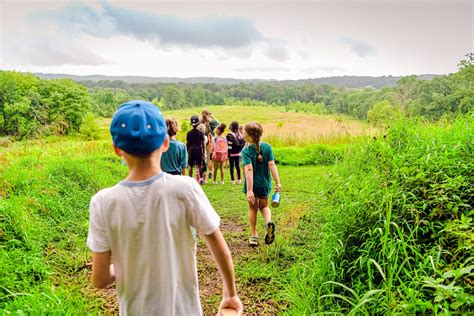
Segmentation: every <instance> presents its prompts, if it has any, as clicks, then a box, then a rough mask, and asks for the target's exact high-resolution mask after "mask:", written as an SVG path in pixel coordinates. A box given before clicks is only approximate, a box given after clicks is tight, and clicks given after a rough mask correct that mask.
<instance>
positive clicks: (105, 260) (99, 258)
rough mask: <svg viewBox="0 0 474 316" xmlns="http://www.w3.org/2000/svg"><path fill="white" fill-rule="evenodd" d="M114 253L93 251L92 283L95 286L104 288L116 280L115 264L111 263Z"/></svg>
mask: <svg viewBox="0 0 474 316" xmlns="http://www.w3.org/2000/svg"><path fill="white" fill-rule="evenodd" d="M111 257H112V253H111V252H110V251H107V252H93V253H92V283H93V284H94V286H95V287H98V288H100V289H103V288H105V287H107V286H108V285H109V284H112V283H113V282H114V281H115V271H114V265H113V264H110V259H111Z"/></svg>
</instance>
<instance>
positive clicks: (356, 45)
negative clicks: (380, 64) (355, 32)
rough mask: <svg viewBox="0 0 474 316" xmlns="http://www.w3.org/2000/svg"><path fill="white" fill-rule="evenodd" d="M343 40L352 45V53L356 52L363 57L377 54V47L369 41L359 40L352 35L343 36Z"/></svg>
mask: <svg viewBox="0 0 474 316" xmlns="http://www.w3.org/2000/svg"><path fill="white" fill-rule="evenodd" d="M341 42H342V43H344V44H348V45H350V47H351V53H354V54H355V55H357V56H359V57H361V58H365V57H368V56H372V55H375V52H376V50H375V47H373V46H372V45H370V44H369V43H367V42H364V41H361V40H357V39H354V38H351V37H343V38H341Z"/></svg>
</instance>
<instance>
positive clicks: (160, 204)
mask: <svg viewBox="0 0 474 316" xmlns="http://www.w3.org/2000/svg"><path fill="white" fill-rule="evenodd" d="M191 125H192V127H193V128H192V129H191V130H190V131H189V132H188V134H187V137H186V145H184V144H183V143H182V142H179V141H177V140H176V134H177V132H178V123H177V122H176V120H174V119H167V120H166V121H165V120H164V118H163V115H162V113H161V112H160V110H159V109H158V107H156V106H155V105H153V104H151V103H148V102H145V101H129V102H127V103H124V104H122V105H121V106H120V107H119V108H118V110H117V111H116V113H115V114H114V117H113V119H112V122H111V126H110V132H111V135H112V140H113V146H114V151H115V153H116V154H117V155H118V156H121V157H122V158H123V160H124V161H125V162H126V164H127V167H128V169H129V174H128V176H127V178H126V179H125V180H123V181H121V182H119V183H118V184H116V185H115V186H113V187H111V188H107V189H104V190H101V191H100V192H98V193H97V194H96V195H94V196H93V197H92V199H91V203H90V221H89V233H88V237H87V245H88V247H89V248H90V249H91V250H92V253H93V257H92V279H93V283H94V285H95V286H97V287H105V286H107V285H109V284H110V283H112V282H114V281H116V285H117V290H118V291H117V292H118V293H119V298H120V313H121V314H123V315H126V314H131V315H135V314H137V315H143V314H152V315H153V314H162V315H201V314H202V310H201V305H200V301H199V290H198V281H197V268H196V240H195V238H194V237H193V230H194V229H196V230H198V231H200V232H201V233H202V234H203V235H204V238H205V240H206V242H207V244H208V246H209V249H210V251H211V253H212V255H213V258H214V260H215V262H216V264H217V267H218V268H219V271H220V273H221V276H222V279H223V299H222V301H221V304H220V306H219V311H221V310H223V309H226V308H231V309H234V310H235V311H236V312H237V313H238V314H242V312H243V306H242V303H241V301H240V298H239V297H238V295H237V291H236V286H235V276H234V269H233V263H232V257H231V253H230V251H229V249H228V247H227V244H226V242H225V240H224V238H223V236H222V233H221V232H220V229H219V225H220V217H219V215H218V214H217V212H216V211H215V210H214V208H213V207H212V205H211V204H210V202H209V200H208V198H207V196H206V195H205V193H204V191H203V190H202V188H201V186H200V185H199V183H201V184H202V183H205V181H206V177H205V175H206V168H209V169H210V170H211V166H210V165H209V164H212V170H213V172H212V175H213V182H214V183H215V182H216V174H217V171H218V170H220V173H221V182H220V183H222V184H223V182H224V175H223V168H222V167H223V164H224V163H225V162H226V161H227V160H228V161H229V164H230V170H231V178H232V181H233V183H234V184H235V183H238V182H240V181H241V178H240V159H241V160H242V166H243V168H244V175H245V177H244V180H245V182H244V187H243V192H244V193H245V194H246V197H247V202H248V205H249V213H248V214H249V221H250V229H251V236H250V239H249V244H250V245H251V246H258V244H259V242H258V236H257V229H256V223H257V213H258V211H259V210H260V212H261V213H262V215H263V218H264V219H265V230H266V236H265V239H264V240H265V243H266V244H271V243H273V241H274V239H275V224H274V223H273V222H272V220H271V211H270V209H269V207H268V199H269V197H270V194H271V191H272V181H271V178H272V177H273V179H274V180H275V184H276V185H275V191H276V192H280V190H281V184H280V180H279V176H278V170H277V167H276V164H275V162H274V156H273V151H272V148H271V146H270V145H269V144H267V143H262V142H261V141H260V139H261V136H262V133H263V129H262V126H261V125H260V124H258V123H255V122H250V123H247V124H245V126H243V131H242V132H239V124H238V123H237V122H235V121H234V122H232V123H231V124H230V132H229V133H228V134H227V135H226V137H225V138H224V136H223V135H224V132H225V129H226V125H225V124H222V123H220V122H219V121H218V120H217V119H215V118H214V117H213V116H212V114H211V113H210V112H209V111H208V110H203V112H202V115H201V118H199V117H198V116H192V117H191ZM187 164H189V176H190V177H187V176H185V175H186V165H187ZM193 167H196V169H197V178H196V180H198V181H197V182H196V181H195V180H194V179H193V175H194V173H193ZM234 169H236V172H237V180H235V178H234V173H233V171H234ZM163 171H164V172H163ZM179 175H182V176H179ZM209 177H211V175H210V176H209ZM112 262H113V264H112Z"/></svg>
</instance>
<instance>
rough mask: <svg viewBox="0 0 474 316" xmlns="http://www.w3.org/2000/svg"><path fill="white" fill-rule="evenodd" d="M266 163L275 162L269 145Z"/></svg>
mask: <svg viewBox="0 0 474 316" xmlns="http://www.w3.org/2000/svg"><path fill="white" fill-rule="evenodd" d="M267 148H268V150H267V153H266V154H267V161H272V160H275V156H274V155H273V150H272V146H271V145H270V144H267Z"/></svg>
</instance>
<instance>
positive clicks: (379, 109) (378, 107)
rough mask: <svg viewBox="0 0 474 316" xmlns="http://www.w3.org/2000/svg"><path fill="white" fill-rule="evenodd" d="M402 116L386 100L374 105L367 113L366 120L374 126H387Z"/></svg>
mask: <svg viewBox="0 0 474 316" xmlns="http://www.w3.org/2000/svg"><path fill="white" fill-rule="evenodd" d="M402 116H403V113H402V112H401V111H400V110H399V109H398V108H396V107H394V106H393V105H392V104H391V103H390V101H387V100H383V101H379V102H377V103H375V104H374V106H373V107H372V108H371V109H370V110H369V111H368V112H367V120H368V121H369V123H371V124H372V125H374V126H379V125H389V124H390V123H391V122H393V121H395V120H397V119H400V118H401V117H402Z"/></svg>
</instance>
